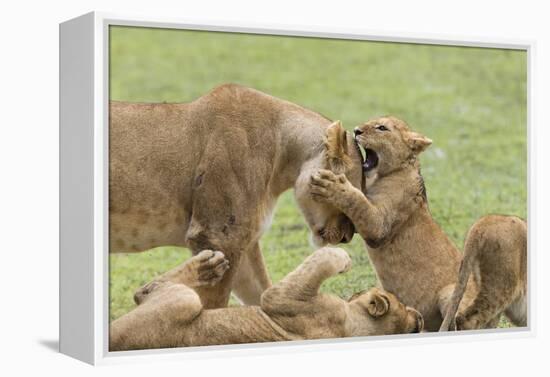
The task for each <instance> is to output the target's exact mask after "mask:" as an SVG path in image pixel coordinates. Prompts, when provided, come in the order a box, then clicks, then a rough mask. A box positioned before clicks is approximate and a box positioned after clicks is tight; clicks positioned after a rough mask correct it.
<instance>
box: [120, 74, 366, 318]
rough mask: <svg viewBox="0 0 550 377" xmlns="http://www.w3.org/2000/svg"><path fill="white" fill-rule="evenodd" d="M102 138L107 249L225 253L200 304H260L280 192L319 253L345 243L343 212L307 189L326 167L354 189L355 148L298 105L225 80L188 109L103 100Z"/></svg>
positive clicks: (335, 126) (349, 230) (357, 179)
mask: <svg viewBox="0 0 550 377" xmlns="http://www.w3.org/2000/svg"><path fill="white" fill-rule="evenodd" d="M109 137H110V139H109V153H110V155H109V157H110V165H109V239H110V245H109V247H110V251H111V252H136V251H141V250H146V249H150V248H152V247H156V246H162V245H177V246H185V247H189V248H190V249H191V250H192V251H193V253H197V252H199V251H201V250H205V249H211V250H222V251H223V252H224V254H225V257H226V258H227V259H228V260H229V262H230V269H229V271H227V272H226V273H225V275H224V278H223V279H222V281H221V282H220V283H219V284H217V285H215V286H213V287H200V288H198V292H199V295H200V297H201V299H202V301H203V304H204V307H205V308H218V307H223V306H226V305H227V302H228V299H229V295H230V293H231V289H232V288H233V291H234V292H235V293H236V295H237V296H238V298H239V299H240V300H241V301H242V302H243V303H245V304H250V305H253V304H255V305H258V304H259V303H260V296H261V293H262V292H263V291H264V290H265V289H266V288H268V287H269V286H270V285H271V282H270V279H269V276H268V274H267V271H266V268H265V266H264V262H263V258H262V254H261V252H260V248H259V238H260V236H261V235H262V233H263V231H265V230H266V229H267V227H268V226H269V222H270V219H271V214H272V211H273V208H274V205H275V202H276V200H277V197H278V196H279V195H281V194H282V193H283V192H284V191H286V190H287V189H289V188H292V187H293V188H294V192H295V196H296V200H297V202H298V204H299V206H300V208H301V210H302V213H303V214H304V216H305V218H306V220H307V223H308V225H309V227H310V228H311V231H312V234H313V240H314V241H315V243H316V244H317V245H319V246H323V245H325V244H327V243H331V244H336V243H339V242H349V241H350V240H351V238H352V237H353V234H354V228H353V225H352V224H351V222H350V221H349V219H347V218H346V216H344V215H343V214H342V213H341V212H340V211H338V210H336V209H335V208H334V207H332V206H330V205H327V204H320V203H316V202H315V201H313V200H312V199H311V196H310V193H309V186H308V182H309V177H310V175H311V173H312V172H314V171H316V170H317V169H319V168H326V169H330V170H333V171H334V172H335V173H344V174H346V175H347V177H348V179H349V180H350V182H352V183H353V184H354V185H357V186H358V187H360V184H361V176H362V172H361V163H362V162H361V161H362V160H361V158H362V157H361V154H360V151H358V150H357V149H356V148H355V144H354V141H353V138H352V137H348V136H347V133H346V131H345V130H344V129H343V128H342V126H341V125H340V124H339V123H338V122H331V121H330V120H328V119H326V118H325V117H323V116H321V115H319V114H317V113H314V112H312V111H310V110H307V109H305V108H303V107H300V106H298V105H295V104H292V103H290V102H287V101H283V100H281V99H278V98H275V97H272V96H269V95H267V94H264V93H261V92H258V91H256V90H253V89H249V88H245V87H242V86H239V85H234V84H227V85H222V86H220V87H217V88H215V89H214V90H212V91H211V92H210V93H208V94H206V95H204V96H202V97H200V98H198V99H197V100H195V101H193V102H191V103H180V104H166V103H161V104H137V103H122V102H112V103H111V105H110V127H109Z"/></svg>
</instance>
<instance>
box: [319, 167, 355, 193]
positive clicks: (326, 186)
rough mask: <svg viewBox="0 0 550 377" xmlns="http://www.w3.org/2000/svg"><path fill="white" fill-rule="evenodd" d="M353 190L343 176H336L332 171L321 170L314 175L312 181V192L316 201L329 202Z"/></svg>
mask: <svg viewBox="0 0 550 377" xmlns="http://www.w3.org/2000/svg"><path fill="white" fill-rule="evenodd" d="M351 188H353V186H352V185H351V183H350V182H349V181H348V180H347V178H346V176H345V175H343V174H339V175H336V174H334V173H333V172H331V171H330V170H324V169H321V170H319V171H318V172H316V173H314V174H313V175H312V176H311V179H310V191H311V195H312V197H313V198H314V199H316V200H318V201H327V200H329V199H331V198H334V196H335V195H342V194H343V193H345V192H346V191H347V190H349V189H351Z"/></svg>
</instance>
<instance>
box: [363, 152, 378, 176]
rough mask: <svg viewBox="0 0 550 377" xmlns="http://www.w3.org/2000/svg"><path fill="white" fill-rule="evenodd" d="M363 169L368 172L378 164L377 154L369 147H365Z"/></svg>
mask: <svg viewBox="0 0 550 377" xmlns="http://www.w3.org/2000/svg"><path fill="white" fill-rule="evenodd" d="M364 161H365V162H364V163H363V170H364V171H365V172H369V171H371V170H373V169H374V168H376V167H377V166H378V154H377V153H376V152H375V151H373V150H372V149H370V148H365V160H364Z"/></svg>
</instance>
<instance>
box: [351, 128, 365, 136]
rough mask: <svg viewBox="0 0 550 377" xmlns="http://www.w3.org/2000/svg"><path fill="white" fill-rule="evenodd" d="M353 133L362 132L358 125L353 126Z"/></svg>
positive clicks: (356, 134)
mask: <svg viewBox="0 0 550 377" xmlns="http://www.w3.org/2000/svg"><path fill="white" fill-rule="evenodd" d="M353 133H354V134H355V136H359V135H361V134H362V133H363V131H361V129H360V128H359V127H355V128H354V129H353Z"/></svg>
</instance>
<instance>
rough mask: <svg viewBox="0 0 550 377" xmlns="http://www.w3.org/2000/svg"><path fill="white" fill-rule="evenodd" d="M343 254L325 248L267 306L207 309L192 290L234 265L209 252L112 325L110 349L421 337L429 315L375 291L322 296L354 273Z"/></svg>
mask: <svg viewBox="0 0 550 377" xmlns="http://www.w3.org/2000/svg"><path fill="white" fill-rule="evenodd" d="M350 266H351V259H350V257H349V256H348V254H347V253H346V252H345V251H344V250H343V249H338V248H329V247H325V248H321V249H319V250H317V251H316V252H314V253H313V254H312V255H310V256H309V257H308V258H307V259H306V260H305V261H304V262H303V263H302V264H301V265H300V266H298V267H297V268H296V269H295V270H294V271H293V272H291V273H290V274H288V275H287V276H286V277H285V278H284V279H282V280H281V281H280V282H279V283H277V284H275V285H274V286H273V287H271V288H269V289H267V290H266V291H265V292H264V293H263V295H262V297H261V306H238V307H229V308H222V309H210V310H205V309H204V308H203V305H201V300H200V298H199V296H198V295H197V294H196V293H195V291H194V290H193V288H197V287H200V286H204V285H213V284H214V285H215V284H216V283H217V282H218V281H219V280H221V279H222V276H223V274H224V273H226V270H227V269H228V268H229V262H228V260H227V259H226V258H225V257H224V255H223V254H222V253H221V252H213V251H210V250H204V251H202V252H200V253H199V254H197V255H196V256H194V257H192V258H191V259H189V260H188V261H186V262H185V263H183V265H181V266H179V267H176V268H175V269H173V270H171V271H169V272H167V273H165V274H164V275H162V276H160V277H159V278H157V279H156V280H154V281H153V282H151V283H149V284H147V285H145V286H144V287H142V288H141V289H139V290H138V291H137V293H136V295H135V296H134V297H135V300H136V303H137V304H138V306H137V307H136V308H135V309H134V310H133V311H131V312H129V313H128V314H126V315H124V316H123V317H121V318H119V319H117V320H115V321H113V323H112V324H111V328H110V332H109V338H110V339H109V350H110V351H121V350H136V349H150V348H165V347H181V346H205V345H215V344H238V343H253V342H272V341H280V340H298V339H320V338H336V337H338V338H340V337H348V336H366V335H383V334H396V333H411V332H420V331H421V330H422V327H423V322H422V316H421V315H420V313H418V312H417V311H416V310H414V309H411V308H408V307H405V306H404V305H403V304H402V303H400V302H399V301H398V300H397V299H396V298H395V296H394V295H392V294H390V293H387V292H383V291H381V290H378V289H376V288H374V289H371V290H369V291H368V292H361V293H358V294H355V295H354V296H352V297H351V298H350V300H349V301H345V300H342V299H341V298H338V297H336V296H332V295H326V294H322V293H319V287H320V285H321V284H322V283H323V281H324V280H325V279H328V278H329V277H331V276H333V275H335V274H338V273H342V272H345V271H347V270H348V269H349V268H350Z"/></svg>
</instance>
